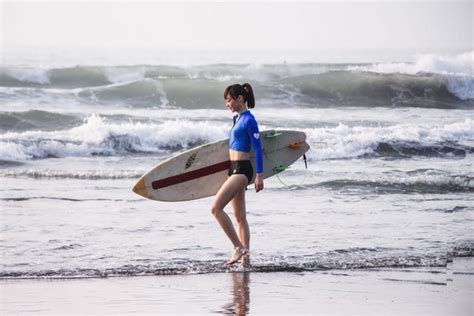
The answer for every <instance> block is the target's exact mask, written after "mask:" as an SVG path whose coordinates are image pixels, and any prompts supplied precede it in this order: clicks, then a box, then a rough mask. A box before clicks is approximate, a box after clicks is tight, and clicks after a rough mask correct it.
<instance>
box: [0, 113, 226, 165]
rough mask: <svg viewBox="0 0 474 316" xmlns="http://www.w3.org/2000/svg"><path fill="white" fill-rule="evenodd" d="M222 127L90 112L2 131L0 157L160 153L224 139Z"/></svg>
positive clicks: (35, 157)
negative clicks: (114, 119) (115, 119)
mask: <svg viewBox="0 0 474 316" xmlns="http://www.w3.org/2000/svg"><path fill="white" fill-rule="evenodd" d="M226 130H227V126H226V124H211V123H209V122H190V121H188V120H170V121H165V122H164V123H162V124H154V123H140V122H137V123H130V122H128V123H109V122H107V120H106V119H104V118H101V117H99V116H97V115H92V116H91V117H89V118H88V119H87V120H86V121H85V122H84V124H82V125H80V126H78V127H74V128H72V129H68V130H60V131H27V132H23V133H20V132H7V133H4V134H3V135H0V160H4V161H8V160H13V161H24V160H28V159H38V158H63V157H91V156H97V155H99V156H120V155H125V154H133V153H158V154H159V153H161V154H163V153H169V152H170V151H178V150H182V149H187V148H190V147H194V146H197V145H200V144H203V143H207V142H212V141H215V140H218V139H224V138H226V136H227V133H226Z"/></svg>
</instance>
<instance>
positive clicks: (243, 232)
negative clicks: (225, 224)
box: [231, 189, 250, 249]
mask: <svg viewBox="0 0 474 316" xmlns="http://www.w3.org/2000/svg"><path fill="white" fill-rule="evenodd" d="M231 203H232V210H233V211H234V217H235V220H236V221H237V232H238V234H239V239H240V242H241V243H242V245H244V247H245V248H247V249H250V230H249V224H248V222H247V212H246V208H245V189H244V190H242V191H240V192H238V193H237V195H235V196H234V198H233V199H232V201H231Z"/></svg>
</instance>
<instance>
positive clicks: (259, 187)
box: [255, 173, 263, 192]
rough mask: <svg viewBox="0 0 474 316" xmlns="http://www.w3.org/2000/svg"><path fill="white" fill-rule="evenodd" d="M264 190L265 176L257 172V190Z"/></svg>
mask: <svg viewBox="0 0 474 316" xmlns="http://www.w3.org/2000/svg"><path fill="white" fill-rule="evenodd" d="M262 190H263V177H262V174H261V173H257V175H256V176H255V191H256V192H258V191H262Z"/></svg>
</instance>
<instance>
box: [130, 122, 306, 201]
mask: <svg viewBox="0 0 474 316" xmlns="http://www.w3.org/2000/svg"><path fill="white" fill-rule="evenodd" d="M260 140H261V144H262V150H263V169H264V171H263V178H264V179H265V178H268V177H271V176H273V175H275V174H277V173H279V172H281V171H283V170H284V169H286V168H287V167H288V166H289V165H291V164H292V163H293V162H295V161H296V160H298V159H299V158H300V157H301V156H303V155H304V153H306V152H307V151H308V150H309V145H308V144H307V143H306V134H305V133H303V132H299V131H291V130H288V131H263V132H260ZM250 161H251V162H252V166H253V168H254V170H255V158H254V154H253V150H252V151H251V152H250ZM229 164H230V161H229V140H228V139H225V140H221V141H217V142H213V143H209V144H204V145H202V146H198V147H195V148H193V149H190V150H188V151H185V152H183V153H181V154H179V155H177V156H174V157H171V158H169V159H167V160H164V161H162V162H160V163H159V164H158V165H156V166H155V167H154V168H152V169H151V170H150V171H148V172H147V173H145V174H144V175H143V176H142V177H141V178H140V179H139V180H138V181H137V183H136V184H135V186H134V187H133V191H134V192H135V193H137V194H138V195H141V196H143V197H146V198H148V199H152V200H157V201H188V200H194V199H200V198H204V197H208V196H212V195H215V194H216V193H217V191H218V190H219V188H220V187H221V185H222V184H223V183H224V182H225V180H226V179H227V177H228V175H227V170H228V168H229ZM254 179H255V175H254ZM254 179H252V182H251V183H253V181H254Z"/></svg>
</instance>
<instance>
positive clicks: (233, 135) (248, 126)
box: [229, 110, 263, 173]
mask: <svg viewBox="0 0 474 316" xmlns="http://www.w3.org/2000/svg"><path fill="white" fill-rule="evenodd" d="M250 143H252V147H253V151H254V153H255V164H256V172H257V173H262V172H263V156H262V145H261V144H260V133H259V131H258V125H257V121H256V120H255V117H254V116H253V114H252V113H250V111H248V110H247V111H245V112H242V113H240V114H239V115H238V116H234V127H232V129H231V130H230V140H229V148H230V149H233V150H237V151H243V152H247V153H248V152H250Z"/></svg>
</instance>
